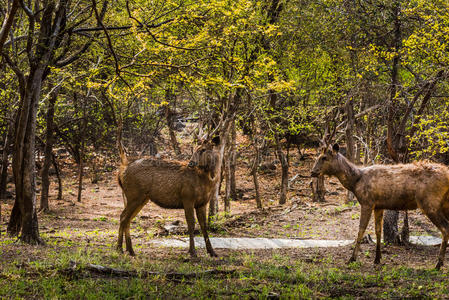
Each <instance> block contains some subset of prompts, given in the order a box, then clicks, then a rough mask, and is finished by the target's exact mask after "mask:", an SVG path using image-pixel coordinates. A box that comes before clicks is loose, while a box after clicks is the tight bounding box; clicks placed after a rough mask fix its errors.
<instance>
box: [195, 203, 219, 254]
mask: <svg viewBox="0 0 449 300" xmlns="http://www.w3.org/2000/svg"><path fill="white" fill-rule="evenodd" d="M206 207H207V206H206V205H204V206H201V207H198V208H196V217H197V219H198V223H200V227H201V232H202V233H203V237H204V242H205V244H206V249H207V253H209V255H210V256H212V257H217V256H218V255H217V253H215V251H214V249H213V248H212V244H211V243H210V240H209V235H208V234H207V224H206Z"/></svg>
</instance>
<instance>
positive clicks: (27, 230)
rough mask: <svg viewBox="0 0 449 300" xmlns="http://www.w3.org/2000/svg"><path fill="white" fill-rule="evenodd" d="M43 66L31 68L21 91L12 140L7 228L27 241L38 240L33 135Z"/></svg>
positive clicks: (30, 242) (37, 241) (32, 242)
mask: <svg viewBox="0 0 449 300" xmlns="http://www.w3.org/2000/svg"><path fill="white" fill-rule="evenodd" d="M43 73H44V67H43V66H41V65H40V66H38V67H37V68H36V69H33V68H32V69H31V70H30V74H29V75H28V78H27V82H26V87H25V90H24V93H23V94H22V95H21V96H22V99H21V103H20V109H19V117H18V118H17V124H16V135H15V140H14V154H13V173H14V182H15V186H16V200H15V203H14V207H13V211H12V213H11V217H10V221H9V225H8V232H9V233H10V234H13V235H17V234H18V233H19V231H21V234H20V239H21V240H22V241H24V242H26V243H29V244H40V243H41V242H42V241H41V239H40V237H39V229H38V221H37V213H36V177H35V176H36V174H35V170H36V166H35V158H34V151H35V136H36V115H37V106H38V102H39V97H40V93H41V87H42V80H43V77H44V76H43V75H44V74H43Z"/></svg>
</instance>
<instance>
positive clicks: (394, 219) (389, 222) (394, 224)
mask: <svg viewBox="0 0 449 300" xmlns="http://www.w3.org/2000/svg"><path fill="white" fill-rule="evenodd" d="M398 219H399V211H397V210H386V211H385V215H384V225H383V227H384V228H383V230H384V242H385V243H387V244H393V245H399V244H400V243H401V239H400V238H399V233H398Z"/></svg>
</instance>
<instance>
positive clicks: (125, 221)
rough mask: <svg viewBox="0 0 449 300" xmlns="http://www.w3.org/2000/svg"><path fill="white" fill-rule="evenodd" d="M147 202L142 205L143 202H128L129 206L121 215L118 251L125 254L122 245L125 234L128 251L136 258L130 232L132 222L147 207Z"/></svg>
mask: <svg viewBox="0 0 449 300" xmlns="http://www.w3.org/2000/svg"><path fill="white" fill-rule="evenodd" d="M145 203H146V201H144V202H143V203H142V201H139V200H135V201H128V205H127V206H126V207H125V209H124V210H123V211H122V213H121V215H120V227H119V234H118V243H117V250H118V251H120V252H123V250H122V244H123V233H124V234H125V242H126V251H128V252H129V254H130V255H131V256H134V255H135V253H134V250H133V247H132V243H131V234H130V232H129V228H130V223H131V220H132V219H133V218H134V217H135V216H136V214H137V213H138V212H139V211H140V210H141V209H142V207H143V206H144V205H145Z"/></svg>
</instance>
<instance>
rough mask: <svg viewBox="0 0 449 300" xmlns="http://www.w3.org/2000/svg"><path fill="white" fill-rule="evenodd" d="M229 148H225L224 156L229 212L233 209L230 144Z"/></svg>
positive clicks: (226, 205)
mask: <svg viewBox="0 0 449 300" xmlns="http://www.w3.org/2000/svg"><path fill="white" fill-rule="evenodd" d="M227 148H228V149H226V150H225V157H224V177H225V196H224V210H225V212H227V213H229V212H230V211H231V162H230V157H231V155H232V154H231V153H230V152H231V149H230V147H229V144H228V147H227Z"/></svg>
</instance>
